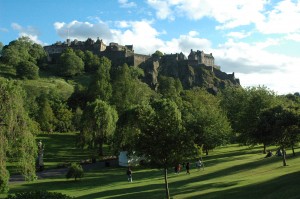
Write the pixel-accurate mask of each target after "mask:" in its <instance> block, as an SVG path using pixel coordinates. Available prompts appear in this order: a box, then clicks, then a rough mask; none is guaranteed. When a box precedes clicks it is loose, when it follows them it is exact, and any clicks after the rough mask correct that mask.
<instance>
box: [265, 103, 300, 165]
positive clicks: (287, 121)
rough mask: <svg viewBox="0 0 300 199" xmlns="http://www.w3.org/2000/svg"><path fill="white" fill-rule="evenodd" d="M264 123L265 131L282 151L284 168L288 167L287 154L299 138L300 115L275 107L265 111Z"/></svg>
mask: <svg viewBox="0 0 300 199" xmlns="http://www.w3.org/2000/svg"><path fill="white" fill-rule="evenodd" d="M260 117H261V118H262V119H261V121H263V123H262V125H265V127H264V128H265V129H266V130H267V131H268V134H271V135H272V136H269V137H270V139H271V141H272V143H274V144H277V145H278V146H280V148H281V150H282V152H283V153H282V154H283V155H282V161H283V166H286V165H287V164H286V153H285V150H286V148H287V147H289V146H292V145H293V144H294V142H295V140H299V138H298V139H297V137H299V132H300V128H299V124H300V116H299V113H296V112H293V111H291V110H289V109H285V108H283V107H282V106H280V105H279V106H275V107H273V108H270V109H267V110H265V111H263V112H262V113H261V115H260Z"/></svg>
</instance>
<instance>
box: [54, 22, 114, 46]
mask: <svg viewBox="0 0 300 199" xmlns="http://www.w3.org/2000/svg"><path fill="white" fill-rule="evenodd" d="M54 28H55V30H56V32H57V34H58V35H59V36H60V37H61V38H63V39H66V38H68V37H69V38H70V39H78V40H86V39H87V38H92V39H96V38H97V37H100V38H103V39H104V40H106V41H110V40H111V39H112V37H111V36H112V32H111V30H110V29H109V27H108V25H107V24H106V23H104V22H101V21H98V22H97V23H94V24H93V23H90V22H80V21H76V20H74V21H72V22H70V23H68V24H67V23H65V22H55V23H54Z"/></svg>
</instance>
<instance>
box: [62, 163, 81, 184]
mask: <svg viewBox="0 0 300 199" xmlns="http://www.w3.org/2000/svg"><path fill="white" fill-rule="evenodd" d="M82 177H83V169H82V166H81V165H80V164H77V163H72V164H71V166H70V167H69V170H68V172H67V174H66V178H67V179H69V178H74V179H75V181H76V180H77V178H82Z"/></svg>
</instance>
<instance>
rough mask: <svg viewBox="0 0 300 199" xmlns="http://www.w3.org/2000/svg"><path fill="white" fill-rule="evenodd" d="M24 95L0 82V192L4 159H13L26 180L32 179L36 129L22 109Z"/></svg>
mask: <svg viewBox="0 0 300 199" xmlns="http://www.w3.org/2000/svg"><path fill="white" fill-rule="evenodd" d="M23 99H26V97H25V92H24V91H23V90H22V88H21V86H20V85H18V84H17V83H16V82H14V81H8V80H3V79H0V173H1V175H0V191H1V192H4V191H7V189H8V179H9V174H8V171H7V169H6V162H7V158H13V159H14V161H15V162H17V163H18V165H19V170H20V172H21V173H22V174H23V175H24V176H25V179H26V180H34V179H35V177H36V176H35V164H34V163H35V156H36V151H37V150H36V143H35V138H34V133H36V131H37V127H36V126H35V125H34V124H33V122H32V120H31V119H30V118H29V117H28V114H27V112H26V111H25V109H24V103H25V102H24V100H23Z"/></svg>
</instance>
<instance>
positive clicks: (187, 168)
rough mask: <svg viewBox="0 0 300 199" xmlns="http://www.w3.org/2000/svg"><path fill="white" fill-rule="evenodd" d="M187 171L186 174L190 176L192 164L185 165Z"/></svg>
mask: <svg viewBox="0 0 300 199" xmlns="http://www.w3.org/2000/svg"><path fill="white" fill-rule="evenodd" d="M185 169H186V174H190V163H189V162H188V163H186V165H185Z"/></svg>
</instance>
